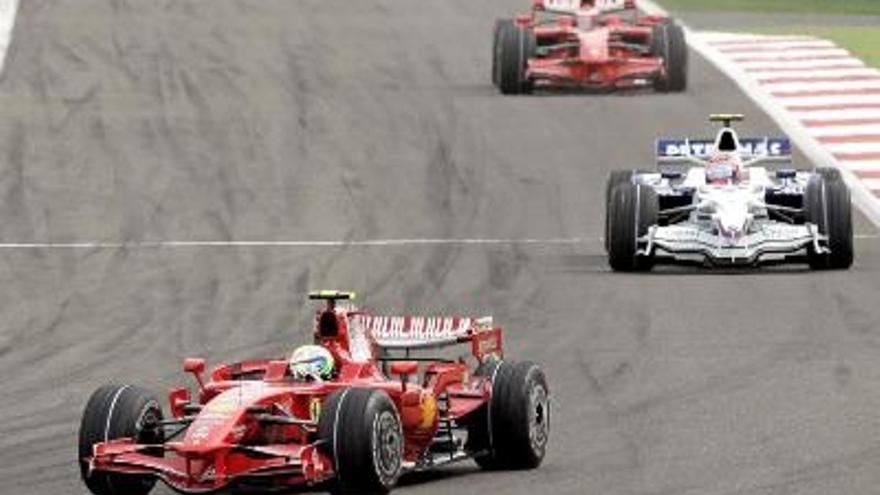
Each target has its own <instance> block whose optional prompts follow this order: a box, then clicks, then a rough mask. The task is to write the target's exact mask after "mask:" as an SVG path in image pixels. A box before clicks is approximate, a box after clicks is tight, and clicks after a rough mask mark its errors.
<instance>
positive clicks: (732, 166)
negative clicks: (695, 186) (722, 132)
mask: <svg viewBox="0 0 880 495" xmlns="http://www.w3.org/2000/svg"><path fill="white" fill-rule="evenodd" d="M741 168H742V161H741V160H740V158H739V156H738V155H737V154H736V153H730V152H723V151H720V152H717V153H715V154H714V155H712V157H711V158H710V159H709V165H707V166H706V182H708V183H709V184H715V185H719V184H720V185H724V184H736V183H737V182H739V179H740V169H741Z"/></svg>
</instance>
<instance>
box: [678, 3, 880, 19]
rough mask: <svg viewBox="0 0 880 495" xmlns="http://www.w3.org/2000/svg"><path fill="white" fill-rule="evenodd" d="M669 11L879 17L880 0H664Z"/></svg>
mask: <svg viewBox="0 0 880 495" xmlns="http://www.w3.org/2000/svg"><path fill="white" fill-rule="evenodd" d="M660 3H661V4H662V5H663V7H665V8H667V9H669V10H673V11H675V10H683V11H688V10H690V11H704V12H705V11H712V10H726V11H742V12H796V13H820V14H878V15H880V0H660Z"/></svg>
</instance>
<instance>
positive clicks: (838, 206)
mask: <svg viewBox="0 0 880 495" xmlns="http://www.w3.org/2000/svg"><path fill="white" fill-rule="evenodd" d="M804 209H805V212H804V213H805V217H806V221H807V222H809V223H812V224H814V225H816V227H817V229H818V230H819V234H820V235H824V236H827V237H828V241H827V243H824V246H825V247H827V248H828V250H829V251H830V252H828V253H817V252H816V251H815V249H813V248H812V247H811V248H810V249H809V250H808V260H809V263H810V268H813V269H814V270H845V269H848V268H849V267H850V266H852V263H853V257H854V251H853V226H852V202H851V200H850V192H849V189H848V188H847V187H846V183H845V182H843V180H842V179H841V178H840V172H837V171H836V170H834V171H832V169H819V170H817V172H816V174H815V175H814V176H813V177H812V178H811V179H810V182H809V183H808V184H807V190H806V193H805V194H804Z"/></svg>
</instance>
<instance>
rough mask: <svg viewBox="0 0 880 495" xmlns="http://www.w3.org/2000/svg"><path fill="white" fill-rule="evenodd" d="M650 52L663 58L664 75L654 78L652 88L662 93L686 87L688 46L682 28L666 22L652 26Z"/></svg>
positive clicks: (673, 91) (682, 89) (676, 91)
mask: <svg viewBox="0 0 880 495" xmlns="http://www.w3.org/2000/svg"><path fill="white" fill-rule="evenodd" d="M651 54H652V55H653V56H655V57H659V58H661V59H663V68H664V71H665V74H664V75H661V76H659V77H657V78H656V79H654V89H656V90H657V91H661V92H664V93H680V92H682V91H684V90H686V89H687V72H688V48H687V41H686V39H685V36H684V29H682V27H681V26H679V25H678V24H675V23H673V22H667V23H663V24H658V25H656V26H654V29H653V33H652V36H651Z"/></svg>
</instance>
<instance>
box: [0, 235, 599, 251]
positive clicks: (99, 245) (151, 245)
mask: <svg viewBox="0 0 880 495" xmlns="http://www.w3.org/2000/svg"><path fill="white" fill-rule="evenodd" d="M599 242H602V239H601V238H600V237H567V238H547V239H539V238H532V239H529V238H525V239H483V238H472V239H361V240H348V241H346V240H336V241H136V242H135V241H133V242H103V241H94V242H92V241H82V242H2V243H0V249H168V248H230V247H233V248H234V247H246V248H274V247H292V248H311V247H395V246H401V247H405V246H442V245H448V246H467V245H509V246H516V245H545V246H550V245H574V244H585V243H599Z"/></svg>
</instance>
